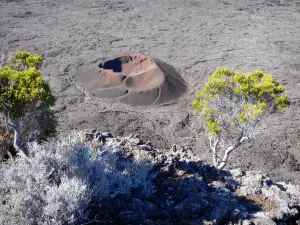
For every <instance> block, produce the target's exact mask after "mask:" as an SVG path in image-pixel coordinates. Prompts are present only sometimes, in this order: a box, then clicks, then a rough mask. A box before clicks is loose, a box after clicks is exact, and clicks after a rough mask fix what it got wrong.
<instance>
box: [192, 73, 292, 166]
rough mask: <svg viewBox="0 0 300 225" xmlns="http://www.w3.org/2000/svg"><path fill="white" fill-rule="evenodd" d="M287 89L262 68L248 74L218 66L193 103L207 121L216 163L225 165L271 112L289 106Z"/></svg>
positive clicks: (205, 121) (206, 128)
mask: <svg viewBox="0 0 300 225" xmlns="http://www.w3.org/2000/svg"><path fill="white" fill-rule="evenodd" d="M283 92H284V87H283V86H282V85H281V84H280V83H279V82H277V81H276V80H275V79H274V78H273V76H272V75H270V74H266V73H263V72H262V71H260V70H257V69H256V70H254V71H253V72H251V73H248V74H245V73H241V72H234V71H232V70H230V69H227V68H217V70H216V71H215V72H214V73H213V74H212V75H211V76H210V77H209V79H208V81H207V83H206V84H205V86H204V88H203V89H202V90H200V91H199V92H197V93H196V95H195V99H194V102H193V109H194V110H195V111H197V112H198V113H199V114H200V117H201V118H202V119H203V120H204V124H205V130H206V133H207V135H208V138H209V141H210V147H211V149H212V152H213V162H214V165H215V166H217V167H218V168H223V167H224V166H225V164H226V162H227V159H228V154H229V153H230V152H231V151H232V150H234V149H236V148H237V147H238V146H239V145H240V144H242V142H243V141H244V140H246V139H248V138H249V137H251V136H253V135H254V134H255V133H257V131H259V126H258V125H260V123H261V122H265V121H266V120H265V119H266V117H267V116H268V115H270V114H271V113H275V112H277V111H283V109H284V108H285V107H286V106H288V104H289V101H288V99H287V97H286V96H285V95H284V94H283ZM221 153H222V154H223V155H222V156H221Z"/></svg>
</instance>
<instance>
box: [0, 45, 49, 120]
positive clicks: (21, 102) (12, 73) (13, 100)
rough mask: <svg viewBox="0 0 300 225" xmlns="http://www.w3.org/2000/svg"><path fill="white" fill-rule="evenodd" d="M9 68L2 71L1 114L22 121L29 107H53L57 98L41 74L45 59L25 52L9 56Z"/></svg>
mask: <svg viewBox="0 0 300 225" xmlns="http://www.w3.org/2000/svg"><path fill="white" fill-rule="evenodd" d="M10 54H11V58H10V60H9V62H8V65H6V66H4V67H3V68H0V111H1V112H3V113H4V114H5V115H6V116H7V117H8V118H10V119H16V118H18V117H21V116H22V115H23V114H24V113H25V111H26V107H27V106H28V105H32V104H37V103H38V102H44V103H46V104H48V105H53V104H54V97H53V95H52V94H51V90H50V88H49V85H48V84H47V83H46V81H45V80H44V79H43V78H42V76H41V73H40V71H39V70H38V69H39V68H40V66H41V64H42V57H41V56H39V55H32V54H30V53H28V52H24V51H18V50H17V51H16V52H14V53H10Z"/></svg>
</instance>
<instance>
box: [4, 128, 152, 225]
mask: <svg viewBox="0 0 300 225" xmlns="http://www.w3.org/2000/svg"><path fill="white" fill-rule="evenodd" d="M28 149H29V153H30V155H31V157H32V158H31V160H30V161H27V160H24V159H23V158H17V159H16V160H13V159H10V160H8V161H7V162H4V163H1V164H0V176H1V180H0V199H1V201H2V202H1V205H0V224H64V223H67V224H70V223H75V222H78V223H79V224H81V222H83V221H85V222H86V221H89V222H91V221H92V220H93V219H92V218H88V215H89V211H88V210H87V209H88V207H89V206H90V204H91V202H93V203H94V204H99V203H100V202H101V200H103V199H105V198H113V197H114V196H116V195H119V194H122V195H129V194H130V193H131V192H132V189H133V188H135V189H136V188H138V189H139V190H140V191H141V192H140V194H141V196H143V197H144V198H146V197H149V195H151V194H152V193H153V191H154V189H153V188H154V187H153V184H152V179H151V177H149V176H148V175H149V171H150V169H151V165H149V164H146V163H138V162H136V161H135V160H126V159H125V158H123V157H122V156H121V155H120V154H117V153H115V152H113V151H111V150H110V149H106V148H98V149H93V148H91V146H90V145H88V144H86V143H84V135H83V134H82V133H75V134H72V135H69V136H67V137H59V138H58V139H54V138H52V139H49V141H48V142H44V143H43V144H41V145H39V144H37V143H30V144H29V148H28Z"/></svg>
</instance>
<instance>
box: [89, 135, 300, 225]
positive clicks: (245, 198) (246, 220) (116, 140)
mask: <svg viewBox="0 0 300 225" xmlns="http://www.w3.org/2000/svg"><path fill="white" fill-rule="evenodd" d="M86 138H87V141H89V142H92V143H93V144H94V145H95V146H97V145H99V146H102V147H104V149H105V148H107V149H111V150H112V151H115V152H118V153H119V154H120V155H122V157H124V159H126V160H137V161H139V162H147V163H150V164H151V165H152V168H151V173H152V177H153V183H154V185H155V192H154V193H153V194H152V195H151V196H150V197H148V198H145V197H142V196H143V195H141V194H140V192H141V190H139V188H138V187H137V188H136V189H135V190H133V191H132V193H131V194H130V195H127V196H125V195H117V196H114V197H113V198H112V199H105V200H104V201H103V204H101V206H100V210H99V209H97V214H98V217H99V218H101V221H103V220H104V221H105V223H107V224H115V223H119V224H297V223H299V221H300V213H299V210H300V184H296V183H295V184H291V183H284V182H277V183H276V182H273V181H272V180H271V179H270V178H269V177H268V176H267V175H266V174H263V173H262V172H259V171H242V170H241V169H234V170H230V171H226V170H222V171H219V170H216V169H215V168H214V167H212V166H210V165H209V164H206V163H204V162H202V161H201V160H200V159H199V158H198V157H197V156H195V155H194V154H193V153H192V151H191V150H190V149H188V148H185V147H180V146H176V145H174V146H173V147H172V148H171V149H169V150H160V149H157V148H155V147H154V146H153V145H152V144H151V143H150V142H144V141H142V140H141V139H140V138H139V136H138V135H130V136H128V137H112V135H110V134H108V133H100V132H96V130H94V131H93V132H92V133H88V134H86ZM102 149H103V148H102ZM99 212H100V215H99Z"/></svg>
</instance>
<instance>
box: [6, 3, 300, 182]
mask: <svg viewBox="0 0 300 225" xmlns="http://www.w3.org/2000/svg"><path fill="white" fill-rule="evenodd" d="M299 36H300V2H299V1H298V0H243V1H238V0H231V1H225V0H223V1H222V0H221V1H220V0H210V1H207V0H205V1H204V0H198V1H196V0H186V1H182V0H166V1H160V0H151V1H148V0H135V1H134V0H128V1H121V0H120V1H117V0H115V1H104V0H98V1H97V0H84V1H83V0H64V1H52V0H39V1H37V0H23V1H22V0H15V1H13V0H6V1H3V0H0V53H1V54H6V53H7V52H8V51H13V50H15V49H21V50H27V51H30V52H33V53H38V54H41V55H42V56H43V57H44V64H43V67H42V74H43V75H44V77H45V79H46V80H47V81H48V82H49V84H50V86H51V88H52V90H53V92H54V94H55V96H56V97H57V102H56V105H55V107H54V110H55V112H56V115H57V116H58V120H59V129H58V130H59V131H61V132H69V130H70V129H79V130H80V129H86V128H93V127H97V128H98V129H99V130H103V131H108V132H111V133H112V134H113V135H127V134H130V133H138V134H140V136H141V137H142V138H143V139H145V140H151V141H152V142H153V143H154V144H155V145H156V146H158V147H160V148H167V147H169V146H171V145H172V144H173V143H174V144H181V145H187V146H190V147H192V149H193V151H194V153H196V154H197V155H199V156H200V157H201V158H203V159H204V160H205V159H207V160H210V157H209V154H208V146H207V140H206V138H205V135H204V132H203V129H202V128H201V123H200V120H198V119H197V116H196V115H194V114H193V112H192V110H191V107H190V105H191V102H192V99H193V95H194V93H195V91H197V90H199V89H200V88H201V87H203V85H204V82H205V80H206V79H207V78H208V76H209V75H210V74H211V73H212V72H213V71H214V70H215V69H216V67H218V66H227V67H230V68H233V69H236V70H240V71H242V72H250V71H252V70H253V69H254V68H259V69H262V70H263V71H264V72H267V73H270V74H272V75H274V77H275V78H276V79H277V80H278V81H279V82H282V83H283V84H284V85H285V87H286V94H287V95H288V96H289V98H290V100H291V105H290V106H289V107H288V108H287V109H286V111H285V112H284V113H282V114H280V115H277V116H276V118H275V117H274V118H270V122H269V124H268V126H267V127H266V130H265V131H264V132H263V133H262V134H261V135H259V136H258V137H257V138H256V139H252V140H250V141H249V142H248V143H246V144H245V145H244V146H243V147H241V148H240V149H239V150H237V151H236V152H235V153H233V157H231V160H230V165H229V167H228V168H230V167H237V166H238V167H241V168H243V169H247V170H250V169H255V170H263V171H264V172H267V173H269V175H270V176H271V177H272V178H273V179H275V180H300V172H299V161H300V151H299V149H300V141H299V139H300V129H299V127H300V120H299V117H300V91H299V88H300V75H299V72H300V61H299V59H300V43H299ZM124 51H137V52H142V53H144V54H148V55H151V56H153V57H157V58H159V59H161V60H162V61H164V62H166V63H168V64H170V65H172V66H174V67H175V68H176V69H177V70H178V71H179V72H180V73H181V75H182V77H183V78H184V79H185V81H186V82H187V83H188V84H189V92H188V94H187V96H185V97H184V98H182V99H181V100H180V101H179V102H178V103H176V104H167V105H164V106H160V107H152V108H150V107H131V106H128V105H124V104H119V103H112V102H110V101H109V100H105V99H100V98H97V97H94V96H93V95H91V94H90V93H88V92H87V91H86V90H85V89H83V88H82V87H80V86H78V85H76V83H75V72H76V71H77V70H78V69H79V68H80V66H83V65H89V64H91V63H95V62H98V61H99V60H102V59H103V58H104V57H107V56H109V55H111V54H113V53H117V52H124Z"/></svg>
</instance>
